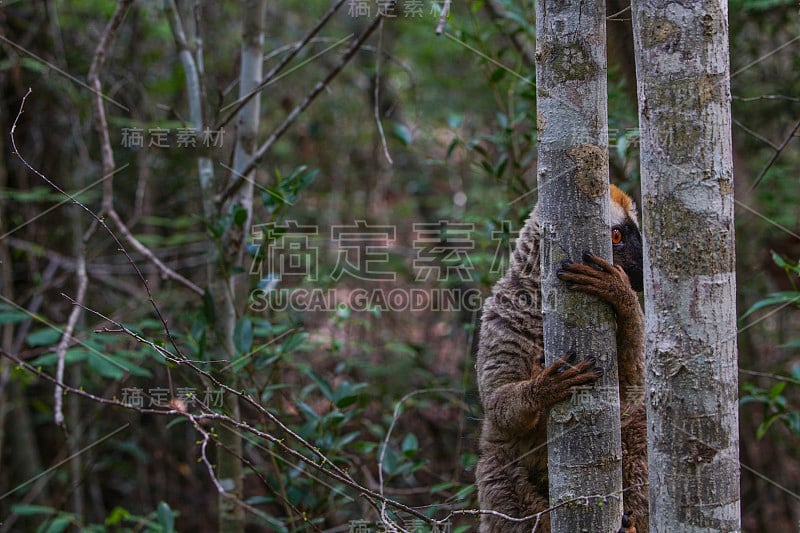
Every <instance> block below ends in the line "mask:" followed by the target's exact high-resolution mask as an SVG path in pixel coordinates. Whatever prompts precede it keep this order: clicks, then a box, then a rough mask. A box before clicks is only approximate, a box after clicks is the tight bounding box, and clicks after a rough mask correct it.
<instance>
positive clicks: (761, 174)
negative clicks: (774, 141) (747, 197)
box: [750, 120, 800, 191]
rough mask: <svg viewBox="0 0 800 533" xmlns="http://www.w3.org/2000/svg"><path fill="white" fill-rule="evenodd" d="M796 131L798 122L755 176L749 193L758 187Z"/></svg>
mask: <svg viewBox="0 0 800 533" xmlns="http://www.w3.org/2000/svg"><path fill="white" fill-rule="evenodd" d="M798 129H800V120H798V121H797V124H795V125H794V128H792V131H790V132H789V135H787V136H786V138H785V139H784V140H783V142H782V143H781V145H780V146H778V149H777V150H775V153H774V154H772V157H770V159H769V161H767V164H766V165H764V168H763V169H761V172H759V173H758V176H756V180H755V181H754V182H753V185H752V186H751V187H750V190H751V191H752V190H753V189H755V188H756V187H758V184H759V183H761V180H762V179H764V176H766V174H767V172H768V171H769V169H770V168H771V167H772V165H773V164H774V163H775V161H776V160H777V159H778V157H779V156H780V155H781V152H783V149H784V148H786V146H787V145H788V144H789V142H790V141H791V140H792V139H793V138H794V135H795V133H797V130H798Z"/></svg>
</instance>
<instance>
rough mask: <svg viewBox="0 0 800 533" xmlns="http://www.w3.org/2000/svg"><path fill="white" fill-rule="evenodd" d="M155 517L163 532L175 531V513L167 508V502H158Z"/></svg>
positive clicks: (170, 532)
mask: <svg viewBox="0 0 800 533" xmlns="http://www.w3.org/2000/svg"><path fill="white" fill-rule="evenodd" d="M156 517H157V518H158V523H159V525H160V526H161V529H162V531H163V533H172V532H173V531H175V513H173V512H172V509H170V508H169V504H167V502H158V506H157V507H156Z"/></svg>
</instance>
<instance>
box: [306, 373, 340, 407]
mask: <svg viewBox="0 0 800 533" xmlns="http://www.w3.org/2000/svg"><path fill="white" fill-rule="evenodd" d="M305 374H306V375H307V376H308V377H310V378H311V379H312V380H313V381H314V383H316V384H317V387H319V390H320V391H321V392H322V394H324V395H325V398H327V399H328V400H329V401H330V402H333V401H334V399H333V390H332V389H331V386H330V385H329V384H328V382H327V381H325V379H324V378H323V377H322V376H320V375H319V374H317V373H316V372H314V371H313V370H311V369H308V370H306V371H305Z"/></svg>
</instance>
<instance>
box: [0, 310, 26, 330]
mask: <svg viewBox="0 0 800 533" xmlns="http://www.w3.org/2000/svg"><path fill="white" fill-rule="evenodd" d="M6 307H7V306H3V308H6ZM27 319H28V315H27V314H26V313H23V312H22V311H19V310H16V309H10V310H8V311H0V325H2V324H18V323H20V322H24V321H25V320H27Z"/></svg>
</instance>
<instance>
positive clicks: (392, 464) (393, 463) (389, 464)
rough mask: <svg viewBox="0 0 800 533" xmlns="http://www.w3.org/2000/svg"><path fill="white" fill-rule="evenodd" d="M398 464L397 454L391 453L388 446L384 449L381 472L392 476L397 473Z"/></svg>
mask: <svg viewBox="0 0 800 533" xmlns="http://www.w3.org/2000/svg"><path fill="white" fill-rule="evenodd" d="M399 466H400V465H399V462H398V460H397V454H396V453H394V451H392V449H391V448H389V447H388V446H387V447H386V449H385V451H384V452H383V471H384V473H386V474H388V475H390V476H391V475H393V474H395V473H396V472H397V470H398V468H399Z"/></svg>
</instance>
